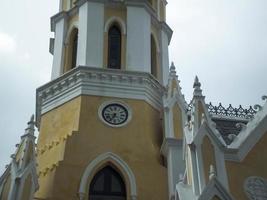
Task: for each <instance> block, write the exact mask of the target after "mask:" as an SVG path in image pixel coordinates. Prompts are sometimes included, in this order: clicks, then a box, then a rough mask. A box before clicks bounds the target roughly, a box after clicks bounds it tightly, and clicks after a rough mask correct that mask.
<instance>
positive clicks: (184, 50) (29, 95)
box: [0, 0, 267, 173]
mask: <svg viewBox="0 0 267 200" xmlns="http://www.w3.org/2000/svg"><path fill="white" fill-rule="evenodd" d="M0 4H1V8H0V75H1V79H0V92H1V98H0V110H1V112H0V130H1V137H0V173H1V172H2V171H3V168H4V166H5V165H6V164H8V163H9V161H10V158H9V157H10V154H12V153H14V151H15V144H16V143H18V142H19V141H20V136H21V135H22V134H23V132H24V128H25V127H26V122H27V121H28V119H29V117H30V115H31V114H32V113H34V108H35V89H36V88H37V87H38V86H40V85H42V84H44V83H46V82H48V81H49V79H50V72H51V63H52V56H51V55H50V54H49V53H48V41H49V37H51V36H53V34H52V33H50V17H51V16H52V15H54V14H55V13H56V12H57V10H58V0H57V1H55V0H45V1H36V0H23V1H21V0H13V1H12V2H11V1H8V0H0ZM266 10H267V1H266V0H235V1H233V0H169V4H168V8H167V21H168V23H169V25H170V27H171V28H172V29H173V31H174V34H173V38H172V42H171V45H170V49H169V50H170V60H171V61H174V62H175V65H176V68H177V73H178V75H179V79H180V80H181V86H182V88H183V89H182V90H183V93H184V94H185V96H186V99H187V100H189V99H190V98H191V96H192V95H191V94H192V84H193V80H194V76H195V75H198V76H199V79H200V81H201V83H202V88H203V93H204V95H206V100H207V102H208V101H212V102H214V103H218V102H223V103H224V104H229V103H232V104H233V105H235V106H237V105H239V104H242V105H245V106H246V105H254V104H261V103H262V102H261V100H260V97H261V96H262V95H263V94H267V86H266V80H265V79H266V74H267V12H266Z"/></svg>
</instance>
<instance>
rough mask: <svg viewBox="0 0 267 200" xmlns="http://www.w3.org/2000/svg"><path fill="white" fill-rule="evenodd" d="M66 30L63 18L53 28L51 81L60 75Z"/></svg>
mask: <svg viewBox="0 0 267 200" xmlns="http://www.w3.org/2000/svg"><path fill="white" fill-rule="evenodd" d="M65 29H66V20H65V18H62V19H60V20H59V21H57V23H56V26H55V43H54V57H53V66H52V75H51V79H52V80H53V79H55V78H57V77H59V76H60V75H61V74H62V70H63V65H64V37H65Z"/></svg>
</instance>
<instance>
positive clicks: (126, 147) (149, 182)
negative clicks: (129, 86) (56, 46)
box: [37, 96, 168, 200]
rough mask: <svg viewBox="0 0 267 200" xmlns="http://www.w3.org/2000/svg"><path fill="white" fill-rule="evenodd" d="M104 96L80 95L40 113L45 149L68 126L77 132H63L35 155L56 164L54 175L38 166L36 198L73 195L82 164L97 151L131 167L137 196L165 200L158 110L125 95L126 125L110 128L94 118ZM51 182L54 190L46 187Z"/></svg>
mask: <svg viewBox="0 0 267 200" xmlns="http://www.w3.org/2000/svg"><path fill="white" fill-rule="evenodd" d="M107 100H110V98H104V97H96V96H95V97H93V96H91V97H90V96H83V97H79V98H76V99H74V100H72V101H70V102H68V103H66V104H64V105H63V106H61V107H59V108H57V109H55V110H53V111H50V112H49V113H46V114H45V115H43V116H42V119H41V131H40V139H39V144H38V146H40V147H43V146H45V143H51V141H53V140H55V139H56V138H58V137H60V136H62V135H66V134H67V133H68V132H69V131H71V130H73V131H74V132H73V133H75V134H67V135H68V136H67V137H66V139H65V140H64V142H62V141H60V142H59V143H58V144H57V145H55V146H53V147H51V148H50V149H48V150H45V151H43V153H42V154H41V156H38V161H39V163H43V164H39V166H40V165H41V167H42V168H43V165H46V166H50V164H51V163H56V164H54V165H53V166H54V167H53V168H52V171H53V172H54V173H51V170H45V169H41V170H43V171H44V172H45V173H41V174H40V178H39V179H41V181H40V188H41V190H43V191H41V192H38V193H37V194H38V197H39V198H46V197H50V198H52V199H59V200H60V199H64V200H68V199H70V200H72V199H75V198H77V192H78V188H79V184H80V181H81V176H82V174H83V172H84V170H85V168H86V166H87V165H88V164H89V163H90V161H92V160H93V159H95V158H96V157H97V156H98V155H100V154H103V153H105V152H113V153H114V154H117V155H118V156H119V157H120V158H121V159H122V160H124V161H125V162H126V163H127V164H128V165H129V167H130V168H131V169H132V171H133V173H134V175H135V178H136V182H137V193H138V199H139V200H147V199H153V200H164V199H166V200H167V199H168V188H167V185H168V184H167V169H166V168H165V167H164V166H163V165H162V160H161V156H160V146H161V144H162V127H161V120H160V114H159V111H157V110H155V109H154V108H152V107H151V106H150V105H149V104H147V103H146V102H144V101H138V100H127V99H123V102H125V103H126V104H128V105H129V106H130V107H131V109H132V111H133V116H132V120H131V121H130V122H129V123H128V124H127V125H126V126H124V127H121V128H111V127H109V126H108V125H106V124H104V123H103V122H102V121H101V120H100V119H99V117H98V108H99V106H100V105H101V104H102V103H103V102H105V101H107ZM56 148H58V149H61V150H60V151H61V154H60V153H59V152H57V151H56V150H53V149H56ZM58 151H59V150H58ZM59 154H60V155H59ZM50 160H52V161H50ZM56 161H57V162H56ZM41 167H40V168H41ZM66 175H67V176H66ZM124 178H125V177H124ZM126 180H127V179H126ZM126 183H127V181H126ZM51 184H53V186H54V187H53V190H51V189H46V188H48V187H49V186H51ZM43 185H44V189H43V188H42V186H43ZM127 188H129V185H128V184H127ZM47 193H50V194H47ZM128 194H129V193H128Z"/></svg>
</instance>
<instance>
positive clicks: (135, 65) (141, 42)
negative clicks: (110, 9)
mask: <svg viewBox="0 0 267 200" xmlns="http://www.w3.org/2000/svg"><path fill="white" fill-rule="evenodd" d="M150 37H151V17H150V14H149V13H148V12H147V10H146V9H145V8H142V7H134V6H130V5H128V6H127V47H126V49H127V56H126V63H127V64H126V65H127V66H126V68H127V69H128V70H131V71H141V72H149V73H150V72H151V67H150V66H151V49H150V43H151V41H150V40H151V39H150Z"/></svg>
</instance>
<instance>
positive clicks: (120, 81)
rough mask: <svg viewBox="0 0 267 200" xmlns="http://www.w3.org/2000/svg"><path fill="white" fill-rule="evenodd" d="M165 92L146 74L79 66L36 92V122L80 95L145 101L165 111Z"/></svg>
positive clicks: (38, 122)
mask: <svg viewBox="0 0 267 200" xmlns="http://www.w3.org/2000/svg"><path fill="white" fill-rule="evenodd" d="M164 91H165V88H164V87H163V86H162V85H161V84H160V83H159V82H158V81H157V80H156V79H155V78H154V77H153V76H152V75H151V74H150V73H146V72H135V71H122V70H111V69H103V68H95V67H87V66H79V67H76V68H75V69H73V70H71V71H69V72H67V73H65V74H64V75H62V76H61V77H59V78H57V79H55V80H53V81H51V82H49V83H47V84H45V85H44V86H41V87H39V88H38V89H37V91H36V119H37V127H38V128H39V125H40V117H41V115H42V114H44V113H46V112H48V111H50V110H52V109H54V108H56V107H58V106H60V105H62V104H64V103H66V102H68V101H70V100H72V99H74V98H76V97H78V96H81V95H93V96H105V97H114V98H128V99H136V100H144V101H146V102H147V103H149V104H150V105H152V106H153V107H154V108H156V109H157V110H161V109H162V95H163V93H164Z"/></svg>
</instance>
